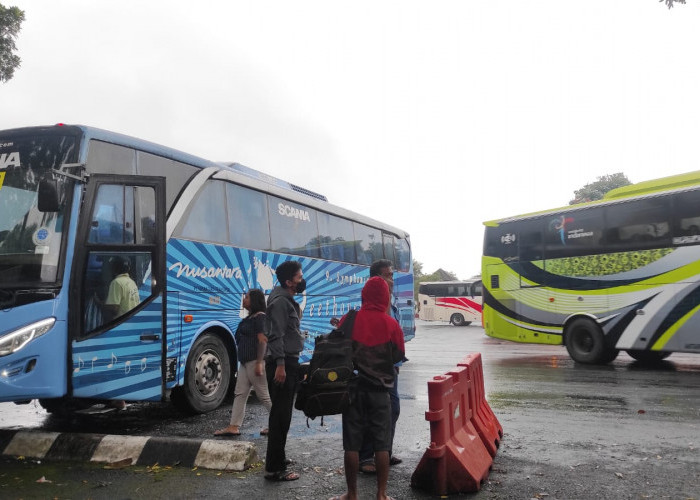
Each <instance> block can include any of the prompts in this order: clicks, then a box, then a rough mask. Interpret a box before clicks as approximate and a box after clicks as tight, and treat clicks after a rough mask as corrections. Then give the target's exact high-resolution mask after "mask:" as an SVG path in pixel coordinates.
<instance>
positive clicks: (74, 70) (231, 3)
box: [0, 0, 700, 278]
mask: <svg viewBox="0 0 700 500" xmlns="http://www.w3.org/2000/svg"><path fill="white" fill-rule="evenodd" d="M0 2H2V4H3V5H5V6H6V7H9V6H13V5H16V6H18V7H20V8H21V9H23V10H24V11H25V15H26V20H25V22H24V24H23V25H22V31H21V33H20V36H19V39H18V41H17V45H18V54H19V56H20V57H21V58H22V66H21V67H20V68H19V69H18V70H17V71H16V73H15V77H14V78H13V79H12V80H11V81H10V82H8V83H5V84H0V110H1V111H0V129H6V128H13V127H20V126H29V125H49V124H54V123H58V122H64V123H71V124H83V125H91V126H96V127H100V128H105V129H108V130H113V131H116V132H121V133H124V134H128V135H133V136H137V137H140V138H143V139H147V140H150V141H154V142H157V143H161V144H163V145H166V146H171V147H175V148H177V149H180V150H183V151H186V152H188V153H192V154H196V155H198V156H201V157H204V158H207V159H210V160H215V161H219V160H226V161H237V162H239V163H243V164H245V165H248V166H249V167H252V168H255V169H258V170H262V171H264V172H266V173H268V174H271V175H274V176H276V177H280V178H282V179H285V180H288V181H291V182H294V183H295V184H298V185H301V186H304V187H307V188H309V189H311V190H313V191H317V192H320V193H323V194H325V195H326V196H327V197H328V199H329V201H330V202H331V203H334V204H336V205H340V206H342V207H344V208H348V209H350V210H354V211H356V212H360V213H362V214H365V215H368V216H370V217H373V218H375V219H379V220H381V221H384V222H387V223H389V224H392V225H394V226H398V227H400V228H402V229H405V230H406V231H408V232H409V233H410V234H411V239H412V245H413V256H414V258H415V259H416V260H418V261H420V262H422V263H423V264H424V271H426V272H432V271H434V270H436V269H437V268H438V267H442V268H443V269H446V270H448V271H452V272H454V273H456V274H457V276H458V277H460V278H467V277H470V276H472V275H474V274H477V273H479V271H480V256H481V242H482V238H483V225H482V222H483V221H485V220H490V219H496V218H499V217H505V216H510V215H516V214H519V213H526V212H531V211H535V210H542V209H547V208H553V207H556V206H562V205H566V204H567V203H568V201H569V200H570V199H571V198H572V197H573V191H574V190H576V189H578V188H580V187H582V186H583V185H584V184H587V183H589V182H593V181H595V180H596V178H597V177H598V176H601V175H606V174H611V173H615V172H624V173H625V174H626V175H627V177H628V178H629V179H630V180H631V181H633V182H639V181H643V180H648V179H653V178H657V177H661V176H665V175H672V174H678V173H683V172H688V171H692V170H698V169H700V162H699V161H698V160H699V159H700V140H699V138H700V66H699V65H698V63H697V53H698V49H699V48H700V29H698V25H699V21H700V7H699V6H698V2H697V1H695V0H689V1H688V4H686V5H678V6H677V7H675V8H673V9H671V10H669V9H667V8H666V7H665V5H664V4H662V3H659V2H658V1H657V0H566V1H553V0H548V1H538V0H530V1H522V0H501V1H492V2H488V1H487V2H484V1H475V0H457V1H410V0H401V1H378V0H374V1H357V0H355V1H352V2H348V1H343V2H341V1H332V0H319V1H299V0H295V1H288V0H287V1H264V0H263V1H261V0H255V1H246V2H243V1H237V0H226V1H206V0H203V1H199V2H193V1H191V0H188V1H180V0H145V1H144V0H138V1H136V0H120V1H119V2H106V1H95V0H0Z"/></svg>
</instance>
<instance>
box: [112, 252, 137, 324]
mask: <svg viewBox="0 0 700 500" xmlns="http://www.w3.org/2000/svg"><path fill="white" fill-rule="evenodd" d="M111 265H112V274H113V276H114V279H113V280H112V281H111V283H110V284H109V290H108V291H107V298H106V299H105V302H104V306H103V307H102V309H103V311H104V316H105V318H106V320H107V321H112V320H113V319H115V318H118V317H119V316H123V315H124V314H126V313H128V312H129V311H131V310H132V309H134V308H135V307H136V306H138V305H139V303H140V302H141V299H140V298H139V288H138V287H137V286H136V282H135V281H134V280H133V279H132V278H131V276H129V272H130V271H131V263H130V262H129V259H127V258H125V257H113V258H112V260H111Z"/></svg>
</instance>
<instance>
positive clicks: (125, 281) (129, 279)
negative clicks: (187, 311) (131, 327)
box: [83, 252, 153, 334]
mask: <svg viewBox="0 0 700 500" xmlns="http://www.w3.org/2000/svg"><path fill="white" fill-rule="evenodd" d="M87 262H88V264H87V269H86V270H85V276H84V283H83V290H85V297H86V300H85V302H84V304H85V306H84V307H85V310H84V312H83V321H84V324H85V328H84V330H85V332H86V334H89V333H90V332H92V331H94V330H97V329H99V328H100V327H102V326H103V325H106V324H107V323H109V322H111V321H113V320H116V319H118V318H120V317H122V316H124V315H126V314H128V313H129V312H130V311H131V310H132V309H134V308H136V307H137V306H138V305H139V304H140V303H141V302H142V301H144V300H145V299H147V298H148V297H150V295H151V293H152V285H153V280H152V278H151V274H150V271H151V254H150V253H148V252H118V253H113V252H109V253H108V252H90V254H89V256H88V261H87Z"/></svg>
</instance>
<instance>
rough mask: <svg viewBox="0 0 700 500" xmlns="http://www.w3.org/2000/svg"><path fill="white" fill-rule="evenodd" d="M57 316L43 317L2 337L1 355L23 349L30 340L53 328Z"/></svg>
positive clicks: (0, 338) (0, 339) (0, 343)
mask: <svg viewBox="0 0 700 500" xmlns="http://www.w3.org/2000/svg"><path fill="white" fill-rule="evenodd" d="M54 323H56V318H48V319H43V320H41V321H37V322H36V323H32V324H31V325H27V326H24V327H22V328H20V329H18V330H15V331H14V332H10V333H8V334H7V335H3V336H2V337H0V356H7V355H8V354H12V353H13V352H17V351H19V350H20V349H22V348H23V347H24V346H25V345H27V344H28V343H29V342H31V341H32V340H34V339H35V338H37V337H41V336H42V335H44V334H45V333H46V332H48V331H49V330H51V328H52V327H53V325H54Z"/></svg>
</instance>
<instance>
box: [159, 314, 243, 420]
mask: <svg viewBox="0 0 700 500" xmlns="http://www.w3.org/2000/svg"><path fill="white" fill-rule="evenodd" d="M237 367H238V363H237V359H236V355H235V348H234V346H233V340H232V339H231V335H230V334H229V333H228V332H227V331H226V330H225V329H223V328H217V327H211V328H208V329H207V330H205V331H204V332H202V333H201V334H200V335H199V336H198V337H197V339H196V340H195V341H194V343H193V344H192V348H191V349H190V352H189V355H188V356H187V361H186V363H185V380H184V383H183V385H181V386H178V387H176V388H175V389H173V392H172V400H173V403H175V405H176V406H178V407H179V408H180V409H182V410H185V411H187V412H190V413H206V412H208V411H211V410H215V409H216V408H218V407H219V406H221V404H222V403H223V402H224V401H225V400H226V398H227V396H228V395H229V393H230V391H232V390H233V386H235V373H236V371H237Z"/></svg>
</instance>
